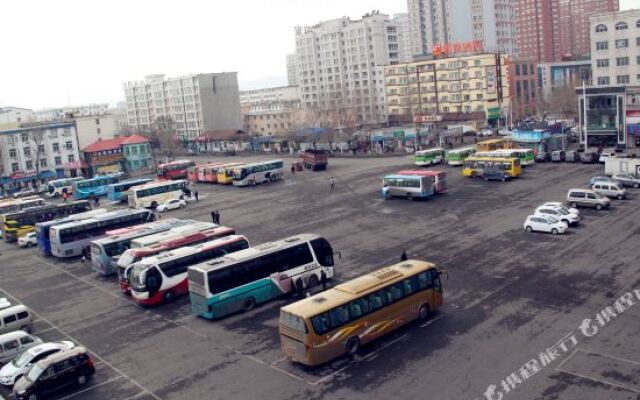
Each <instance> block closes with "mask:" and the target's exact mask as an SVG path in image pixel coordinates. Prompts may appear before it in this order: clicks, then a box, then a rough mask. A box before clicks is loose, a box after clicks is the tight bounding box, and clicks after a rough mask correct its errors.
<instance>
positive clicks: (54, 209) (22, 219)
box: [0, 200, 91, 242]
mask: <svg viewBox="0 0 640 400" xmlns="http://www.w3.org/2000/svg"><path fill="white" fill-rule="evenodd" d="M90 210H91V204H89V202H88V201H87V200H80V201H72V202H69V203H62V204H49V205H44V206H39V207H30V208H25V209H24V210H21V211H17V212H15V213H9V214H1V215H0V226H1V227H2V232H3V236H4V240H5V241H7V242H16V241H17V240H18V238H19V237H20V236H23V235H26V234H27V233H30V232H33V231H35V229H36V224H37V223H38V222H45V221H51V220H54V219H58V218H64V217H67V216H69V215H73V214H79V213H83V212H87V211H90Z"/></svg>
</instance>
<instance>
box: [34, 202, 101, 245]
mask: <svg viewBox="0 0 640 400" xmlns="http://www.w3.org/2000/svg"><path fill="white" fill-rule="evenodd" d="M106 212H107V209H106V208H94V209H93V210H91V211H87V212H83V213H79V214H73V215H70V216H68V217H65V218H60V219H56V220H53V221H46V222H38V223H37V224H36V241H37V242H38V248H39V249H40V253H41V254H42V255H43V256H44V257H46V256H50V255H51V241H50V240H49V230H50V229H51V227H52V226H54V225H62V224H66V223H67V222H73V221H80V220H83V219H89V218H93V217H95V216H98V215H101V214H104V213H106Z"/></svg>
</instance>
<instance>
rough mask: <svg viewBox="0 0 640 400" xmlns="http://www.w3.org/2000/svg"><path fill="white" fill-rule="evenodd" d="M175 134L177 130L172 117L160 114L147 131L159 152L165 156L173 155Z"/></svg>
mask: <svg viewBox="0 0 640 400" xmlns="http://www.w3.org/2000/svg"><path fill="white" fill-rule="evenodd" d="M176 134H177V131H176V128H175V123H174V121H173V119H172V118H171V117H168V116H162V115H161V116H159V117H158V118H156V120H155V121H154V123H153V124H152V126H151V129H150V131H149V133H148V135H149V137H150V138H151V139H153V141H154V145H155V146H156V147H158V149H159V151H160V153H161V154H162V155H164V156H167V157H173V154H174V149H175V146H176Z"/></svg>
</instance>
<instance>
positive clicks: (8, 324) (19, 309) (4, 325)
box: [0, 304, 33, 334]
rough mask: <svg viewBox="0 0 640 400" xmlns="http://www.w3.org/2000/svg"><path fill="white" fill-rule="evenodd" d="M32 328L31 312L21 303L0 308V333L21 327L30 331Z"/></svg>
mask: <svg viewBox="0 0 640 400" xmlns="http://www.w3.org/2000/svg"><path fill="white" fill-rule="evenodd" d="M31 328H33V313H32V312H31V311H30V310H29V309H28V308H27V306H24V305H22V304H17V305H15V306H11V307H7V308H3V309H2V310H0V334H1V333H6V332H13V331H15V330H17V329H22V330H23V331H25V332H31Z"/></svg>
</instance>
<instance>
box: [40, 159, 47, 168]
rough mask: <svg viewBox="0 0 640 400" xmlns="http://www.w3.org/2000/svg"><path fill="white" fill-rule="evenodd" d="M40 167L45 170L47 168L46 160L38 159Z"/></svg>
mask: <svg viewBox="0 0 640 400" xmlns="http://www.w3.org/2000/svg"><path fill="white" fill-rule="evenodd" d="M40 166H41V167H43V168H45V167H46V166H47V159H46V158H41V159H40Z"/></svg>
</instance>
